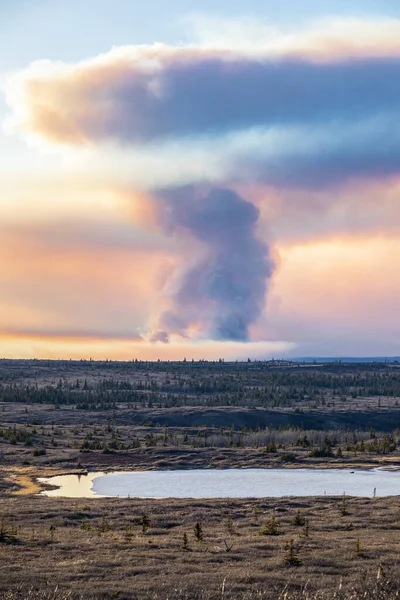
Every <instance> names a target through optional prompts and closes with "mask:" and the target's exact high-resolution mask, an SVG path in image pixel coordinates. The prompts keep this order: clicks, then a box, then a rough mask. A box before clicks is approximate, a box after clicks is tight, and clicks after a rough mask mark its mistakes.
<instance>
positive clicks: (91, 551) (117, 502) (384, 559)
mask: <svg viewBox="0 0 400 600" xmlns="http://www.w3.org/2000/svg"><path fill="white" fill-rule="evenodd" d="M0 513H1V515H2V516H1V518H0V519H1V520H0V560H1V562H0V564H1V570H0V574H1V575H0V597H1V598H10V600H11V599H13V598H25V597H30V598H37V597H38V598H39V597H40V598H52V597H54V598H64V597H70V598H74V597H83V598H104V599H106V598H107V599H108V598H127V599H128V598H131V599H133V598H149V599H156V598H157V599H160V600H161V599H166V598H170V599H171V600H172V599H175V598H176V599H178V598H182V599H184V598H187V599H192V598H193V599H195V598H198V599H199V600H202V599H204V600H205V599H210V600H211V599H214V598H221V599H222V598H226V599H236V598H237V599H239V598H240V599H242V598H247V599H249V600H250V599H253V598H254V599H255V598H265V599H269V598H270V599H277V598H282V599H284V598H287V599H288V600H289V599H291V598H298V597H299V598H304V599H306V598H309V599H312V598H352V599H355V598H382V599H386V598H387V599H391V598H397V597H398V596H397V595H396V594H397V588H398V587H399V586H398V585H397V583H396V582H399V581H400V568H399V567H398V566H397V563H398V551H399V541H398V534H399V529H400V510H399V500H398V499H397V498H385V499H382V498H376V499H373V498H371V499H367V498H364V499H353V498H348V499H347V498H345V499H343V498H314V499H300V500H296V499H290V500H288V499H281V500H276V499H265V500H264V499H263V500H238V501H236V500H229V501H226V500H216V501H187V500H158V501H155V500H135V499H130V500H123V499H95V500H81V499H77V500H71V499H56V498H54V499H53V498H44V497H37V496H11V495H9V496H5V497H2V498H1V499H0ZM185 534H186V535H185ZM67 594H68V596H67Z"/></svg>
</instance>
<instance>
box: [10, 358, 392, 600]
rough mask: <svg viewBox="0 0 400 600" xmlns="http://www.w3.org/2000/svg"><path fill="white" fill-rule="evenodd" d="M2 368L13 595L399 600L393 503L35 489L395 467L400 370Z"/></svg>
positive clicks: (132, 365) (215, 365) (269, 365)
mask: <svg viewBox="0 0 400 600" xmlns="http://www.w3.org/2000/svg"><path fill="white" fill-rule="evenodd" d="M0 377H1V379H0V398H1V404H0V415H1V429H0V451H1V471H0V477H1V492H2V493H1V499H0V506H1V527H0V544H1V546H0V548H1V552H2V572H3V574H4V575H5V576H3V577H2V578H1V580H0V589H1V593H2V595H3V596H2V597H4V598H21V597H25V596H26V597H33V598H36V597H38V598H53V597H54V598H64V597H73V598H75V597H76V598H80V597H83V598H104V599H108V598H115V597H118V598H127V599H128V598H149V599H151V598H172V599H174V598H182V599H185V598H187V599H191V598H193V599H196V598H199V599H200V598H201V599H203V598H209V599H214V598H225V597H226V598H249V599H250V598H251V599H252V598H271V599H272V598H282V599H283V598H288V599H289V598H310V599H311V598H346V599H347V598H364V597H365V598H385V599H386V598H390V599H391V598H396V597H397V595H396V594H397V588H398V584H399V581H400V571H399V569H398V540H397V537H398V531H399V528H400V505H399V502H400V501H399V499H398V497H397V496H394V497H378V496H375V493H374V490H372V489H371V494H370V497H362V498H356V497H351V496H348V495H346V494H340V495H338V496H322V497H321V496H320V497H308V498H307V497H306V498H304V497H302V498H296V490H293V493H292V494H291V495H290V497H286V498H268V497H265V498H246V492H245V490H243V498H242V499H237V498H236V499H220V500H218V499H217V500H215V499H212V500H211V499H210V500H207V499H201V500H200V499H198V500H196V499H186V500H185V499H162V498H161V499H153V500H152V499H140V498H134V497H132V498H95V497H94V498H62V497H46V496H43V495H40V492H41V491H42V490H45V489H46V487H47V486H43V485H42V484H40V482H38V478H39V477H49V476H52V475H61V474H70V473H76V474H79V473H80V474H82V475H84V474H85V473H87V472H111V471H133V470H149V469H151V470H177V469H179V470H182V469H193V468H197V469H198V468H201V469H210V468H212V469H229V468H240V469H245V468H261V469H271V468H272V469H273V468H298V469H301V468H305V467H306V468H313V469H325V468H329V467H331V468H332V467H334V468H339V469H342V468H345V469H353V470H358V469H372V468H383V469H395V468H400V446H399V444H400V432H399V430H398V424H399V416H400V410H399V407H398V398H399V397H400V369H399V366H398V364H397V363H377V362H374V363H368V362H366V363H345V362H343V363H342V362H333V363H323V364H321V363H318V364H317V363H315V364H312V363H311V364H305V363H296V362H287V361H286V362H285V361H267V362H261V361H249V362H246V363H225V362H223V361H220V362H218V361H217V362H211V361H202V362H191V361H190V362H180V363H179V362H176V363H165V362H164V363H163V362H156V363H150V362H142V361H130V362H111V361H106V362H96V361H44V360H42V361H39V360H32V361H23V360H2V361H1V362H0ZM228 423H229V425H224V424H228ZM343 492H345V490H343ZM160 496H162V491H160ZM363 594H365V595H363Z"/></svg>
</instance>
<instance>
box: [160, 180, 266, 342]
mask: <svg viewBox="0 0 400 600" xmlns="http://www.w3.org/2000/svg"><path fill="white" fill-rule="evenodd" d="M156 204H157V214H158V218H159V222H160V224H161V226H162V228H163V230H164V231H165V232H166V233H168V234H172V235H178V236H183V237H188V238H189V241H190V240H192V241H194V240H195V241H196V242H197V243H200V245H201V247H202V250H201V252H200V253H199V255H198V256H197V257H196V259H195V261H194V262H193V263H191V264H187V265H186V266H185V267H184V268H183V270H182V271H181V272H179V273H177V274H176V275H175V279H174V281H173V282H169V287H170V289H171V288H172V289H173V291H170V297H169V302H170V307H169V309H168V310H166V311H165V312H163V313H162V314H161V315H159V317H158V319H157V326H156V328H155V330H154V331H153V333H152V334H151V337H150V339H151V340H152V341H162V342H168V341H169V337H170V335H171V334H178V335H181V336H183V337H186V336H188V335H190V334H189V331H190V329H191V328H194V329H195V330H196V333H197V335H196V337H198V336H200V337H203V338H208V339H213V340H232V341H247V340H248V339H249V326H250V324H251V323H253V322H254V321H255V320H256V319H257V318H258V317H259V316H260V314H261V312H262V310H263V307H264V301H265V294H266V287H267V281H268V278H269V277H270V276H271V273H272V271H273V263H272V261H271V259H270V257H269V249H268V247H267V246H266V245H265V244H263V243H262V242H261V241H259V240H258V239H257V237H256V226H257V221H258V218H259V211H258V209H257V208H256V207H255V206H254V205H253V204H252V203H250V202H247V201H246V200H244V199H243V198H241V197H240V196H239V195H238V194H237V193H236V192H234V191H233V190H231V189H222V188H212V189H211V190H208V191H205V190H204V188H201V187H196V186H187V187H184V188H179V189H174V190H164V191H161V192H159V193H157V194H156Z"/></svg>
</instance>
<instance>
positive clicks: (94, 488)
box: [39, 469, 400, 498]
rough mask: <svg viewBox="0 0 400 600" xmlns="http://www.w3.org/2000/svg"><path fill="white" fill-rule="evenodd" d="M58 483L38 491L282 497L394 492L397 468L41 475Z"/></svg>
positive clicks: (399, 477) (399, 488)
mask: <svg viewBox="0 0 400 600" xmlns="http://www.w3.org/2000/svg"><path fill="white" fill-rule="evenodd" d="M39 481H41V482H45V483H51V484H52V485H56V486H59V487H58V488H57V489H54V490H51V491H45V492H41V493H42V494H44V495H46V496H59V497H67V498H95V497H116V496H119V497H121V498H126V497H132V498H264V497H272V498H281V497H286V496H324V495H329V496H340V495H342V494H343V493H346V494H347V495H348V496H369V497H371V496H373V495H374V493H375V494H376V496H397V495H399V494H400V471H398V472H397V471H389V470H388V471H384V470H379V469H373V470H355V471H350V470H349V469H225V470H212V469H193V470H186V471H125V472H114V473H107V474H105V473H89V474H88V475H61V476H59V477H50V478H47V479H45V478H41V479H39Z"/></svg>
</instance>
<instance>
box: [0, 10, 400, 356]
mask: <svg viewBox="0 0 400 600" xmlns="http://www.w3.org/2000/svg"><path fill="white" fill-rule="evenodd" d="M0 40H1V42H0V43H1V49H2V52H0V156H1V161H0V289H1V294H0V357H1V356H4V357H15V358H17V357H26V358H90V357H91V358H95V359H104V358H108V359H124V360H131V359H133V358H138V359H146V360H147V359H152V360H157V359H163V360H176V359H183V358H187V359H191V358H194V359H201V358H205V359H217V358H220V357H221V358H222V357H223V358H225V359H227V360H230V359H231V360H236V359H239V360H241V359H247V358H261V359H268V358H272V357H275V358H276V357H282V358H284V357H289V358H290V357H302V356H315V357H321V356H324V357H326V356H331V357H340V356H342V357H344V356H395V355H400V335H399V334H400V320H399V318H398V312H399V311H398V298H399V293H400V277H399V276H398V264H399V259H400V238H399V229H400V80H399V77H398V73H399V69H400V4H399V2H398V0H376V1H375V0H354V1H353V2H348V0H326V1H324V2H320V1H316V0H302V1H301V2H300V1H299V2H297V0H281V1H280V2H279V3H277V2H276V1H275V0H274V1H272V0H271V1H269V0H265V1H263V2H260V1H259V0H247V1H246V2H243V1H239V0H212V1H211V0H202V1H201V2H200V1H199V0H168V1H167V0H149V1H148V2H145V3H143V2H139V1H136V0H117V1H116V0H113V1H111V0H79V1H78V0H68V1H67V0H12V2H11V1H10V0H0Z"/></svg>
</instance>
